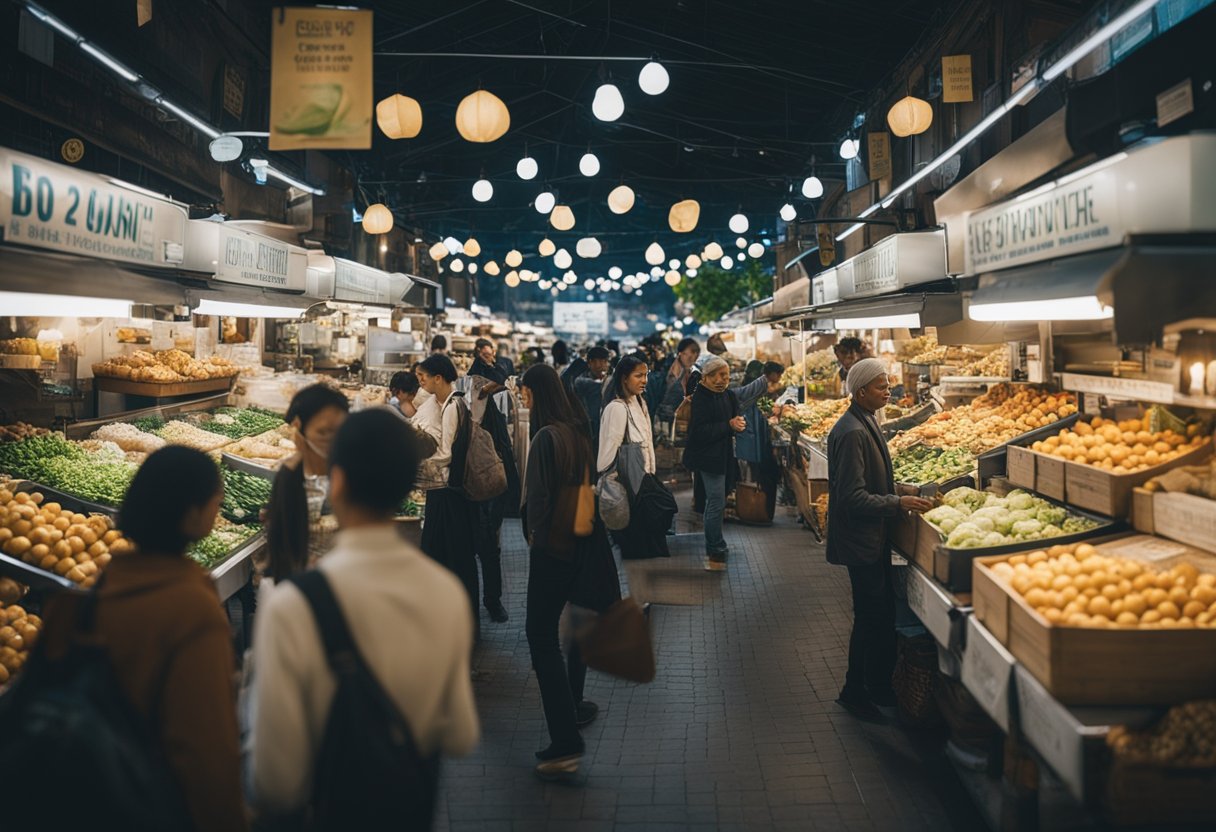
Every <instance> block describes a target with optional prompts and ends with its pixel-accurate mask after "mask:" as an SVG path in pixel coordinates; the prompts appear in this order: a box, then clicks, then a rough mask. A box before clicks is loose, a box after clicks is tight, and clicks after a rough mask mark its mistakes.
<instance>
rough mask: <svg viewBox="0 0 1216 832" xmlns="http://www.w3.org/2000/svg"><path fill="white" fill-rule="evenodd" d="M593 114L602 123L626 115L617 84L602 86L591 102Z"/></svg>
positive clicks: (623, 101)
mask: <svg viewBox="0 0 1216 832" xmlns="http://www.w3.org/2000/svg"><path fill="white" fill-rule="evenodd" d="M591 112H592V113H594V114H595V117H596V118H598V119H599V120H600V121H616V120H617V119H618V118H620V117H621V116H622V115H624V114H625V99H624V98H622V97H621V91H620V90H619V89H617V88H616V85H615V84H601V85H600V87H599V89H597V90H596V91H595V98H594V99H593V100H592V102H591ZM588 175H591V174H588Z"/></svg>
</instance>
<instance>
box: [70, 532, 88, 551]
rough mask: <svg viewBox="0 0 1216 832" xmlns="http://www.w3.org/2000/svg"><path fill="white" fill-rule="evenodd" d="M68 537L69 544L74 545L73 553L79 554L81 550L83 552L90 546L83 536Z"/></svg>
mask: <svg viewBox="0 0 1216 832" xmlns="http://www.w3.org/2000/svg"><path fill="white" fill-rule="evenodd" d="M66 539H67V542H68V545H69V546H70V547H72V554H74V555H75V554H78V553H80V552H83V551H84V550H85V549H87V548H89V547H88V546H87V545H86V544H85V542H84V539H83V538H81V537H76V536H70V537H68V538H66Z"/></svg>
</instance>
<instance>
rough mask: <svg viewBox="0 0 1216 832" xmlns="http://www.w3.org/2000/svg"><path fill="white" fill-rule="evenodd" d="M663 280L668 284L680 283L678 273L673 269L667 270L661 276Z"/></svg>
mask: <svg viewBox="0 0 1216 832" xmlns="http://www.w3.org/2000/svg"><path fill="white" fill-rule="evenodd" d="M663 282H664V283H666V284H667V285H668V286H678V285H679V283H680V273H679V272H677V271H675V270H674V269H673V270H672V271H669V272H668V273H667V274H665V275H664V276H663Z"/></svg>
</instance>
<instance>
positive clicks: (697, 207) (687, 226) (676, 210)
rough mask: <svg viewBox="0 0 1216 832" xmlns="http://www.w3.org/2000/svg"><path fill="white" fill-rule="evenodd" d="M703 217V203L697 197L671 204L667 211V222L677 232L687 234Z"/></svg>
mask: <svg viewBox="0 0 1216 832" xmlns="http://www.w3.org/2000/svg"><path fill="white" fill-rule="evenodd" d="M700 219H701V204H700V203H699V202H697V201H696V200H695V199H685V200H683V201H682V202H677V203H676V204H675V205H673V206H671V210H670V211H668V212H667V224H668V225H669V226H671V230H672V231H674V232H676V233H677V234H686V233H688V232H689V231H692V230H693V229H694V228H696V227H697V221H698V220H700Z"/></svg>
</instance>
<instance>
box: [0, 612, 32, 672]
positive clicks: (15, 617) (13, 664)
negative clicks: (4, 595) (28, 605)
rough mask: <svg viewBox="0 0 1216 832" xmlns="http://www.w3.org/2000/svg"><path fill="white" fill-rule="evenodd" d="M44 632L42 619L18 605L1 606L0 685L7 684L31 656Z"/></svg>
mask: <svg viewBox="0 0 1216 832" xmlns="http://www.w3.org/2000/svg"><path fill="white" fill-rule="evenodd" d="M41 632H42V619H41V618H39V617H38V616H36V615H31V614H30V613H27V612H26V611H25V608H24V607H19V606H17V605H15V604H14V605H12V606H7V607H6V606H3V605H0V685H3V684H4V683H5V682H7V681H8V680H9V679H10V678H11V677H12V676H13V675H14V674H15V673H16V672H17V671H18V670H20V669H21V666H22V665H23V664H25V659H26V657H27V656H28V655H29V652H30V649H31V648H32V647H33V646H34V642H35V641H37V639H38V634H39V633H41Z"/></svg>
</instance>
